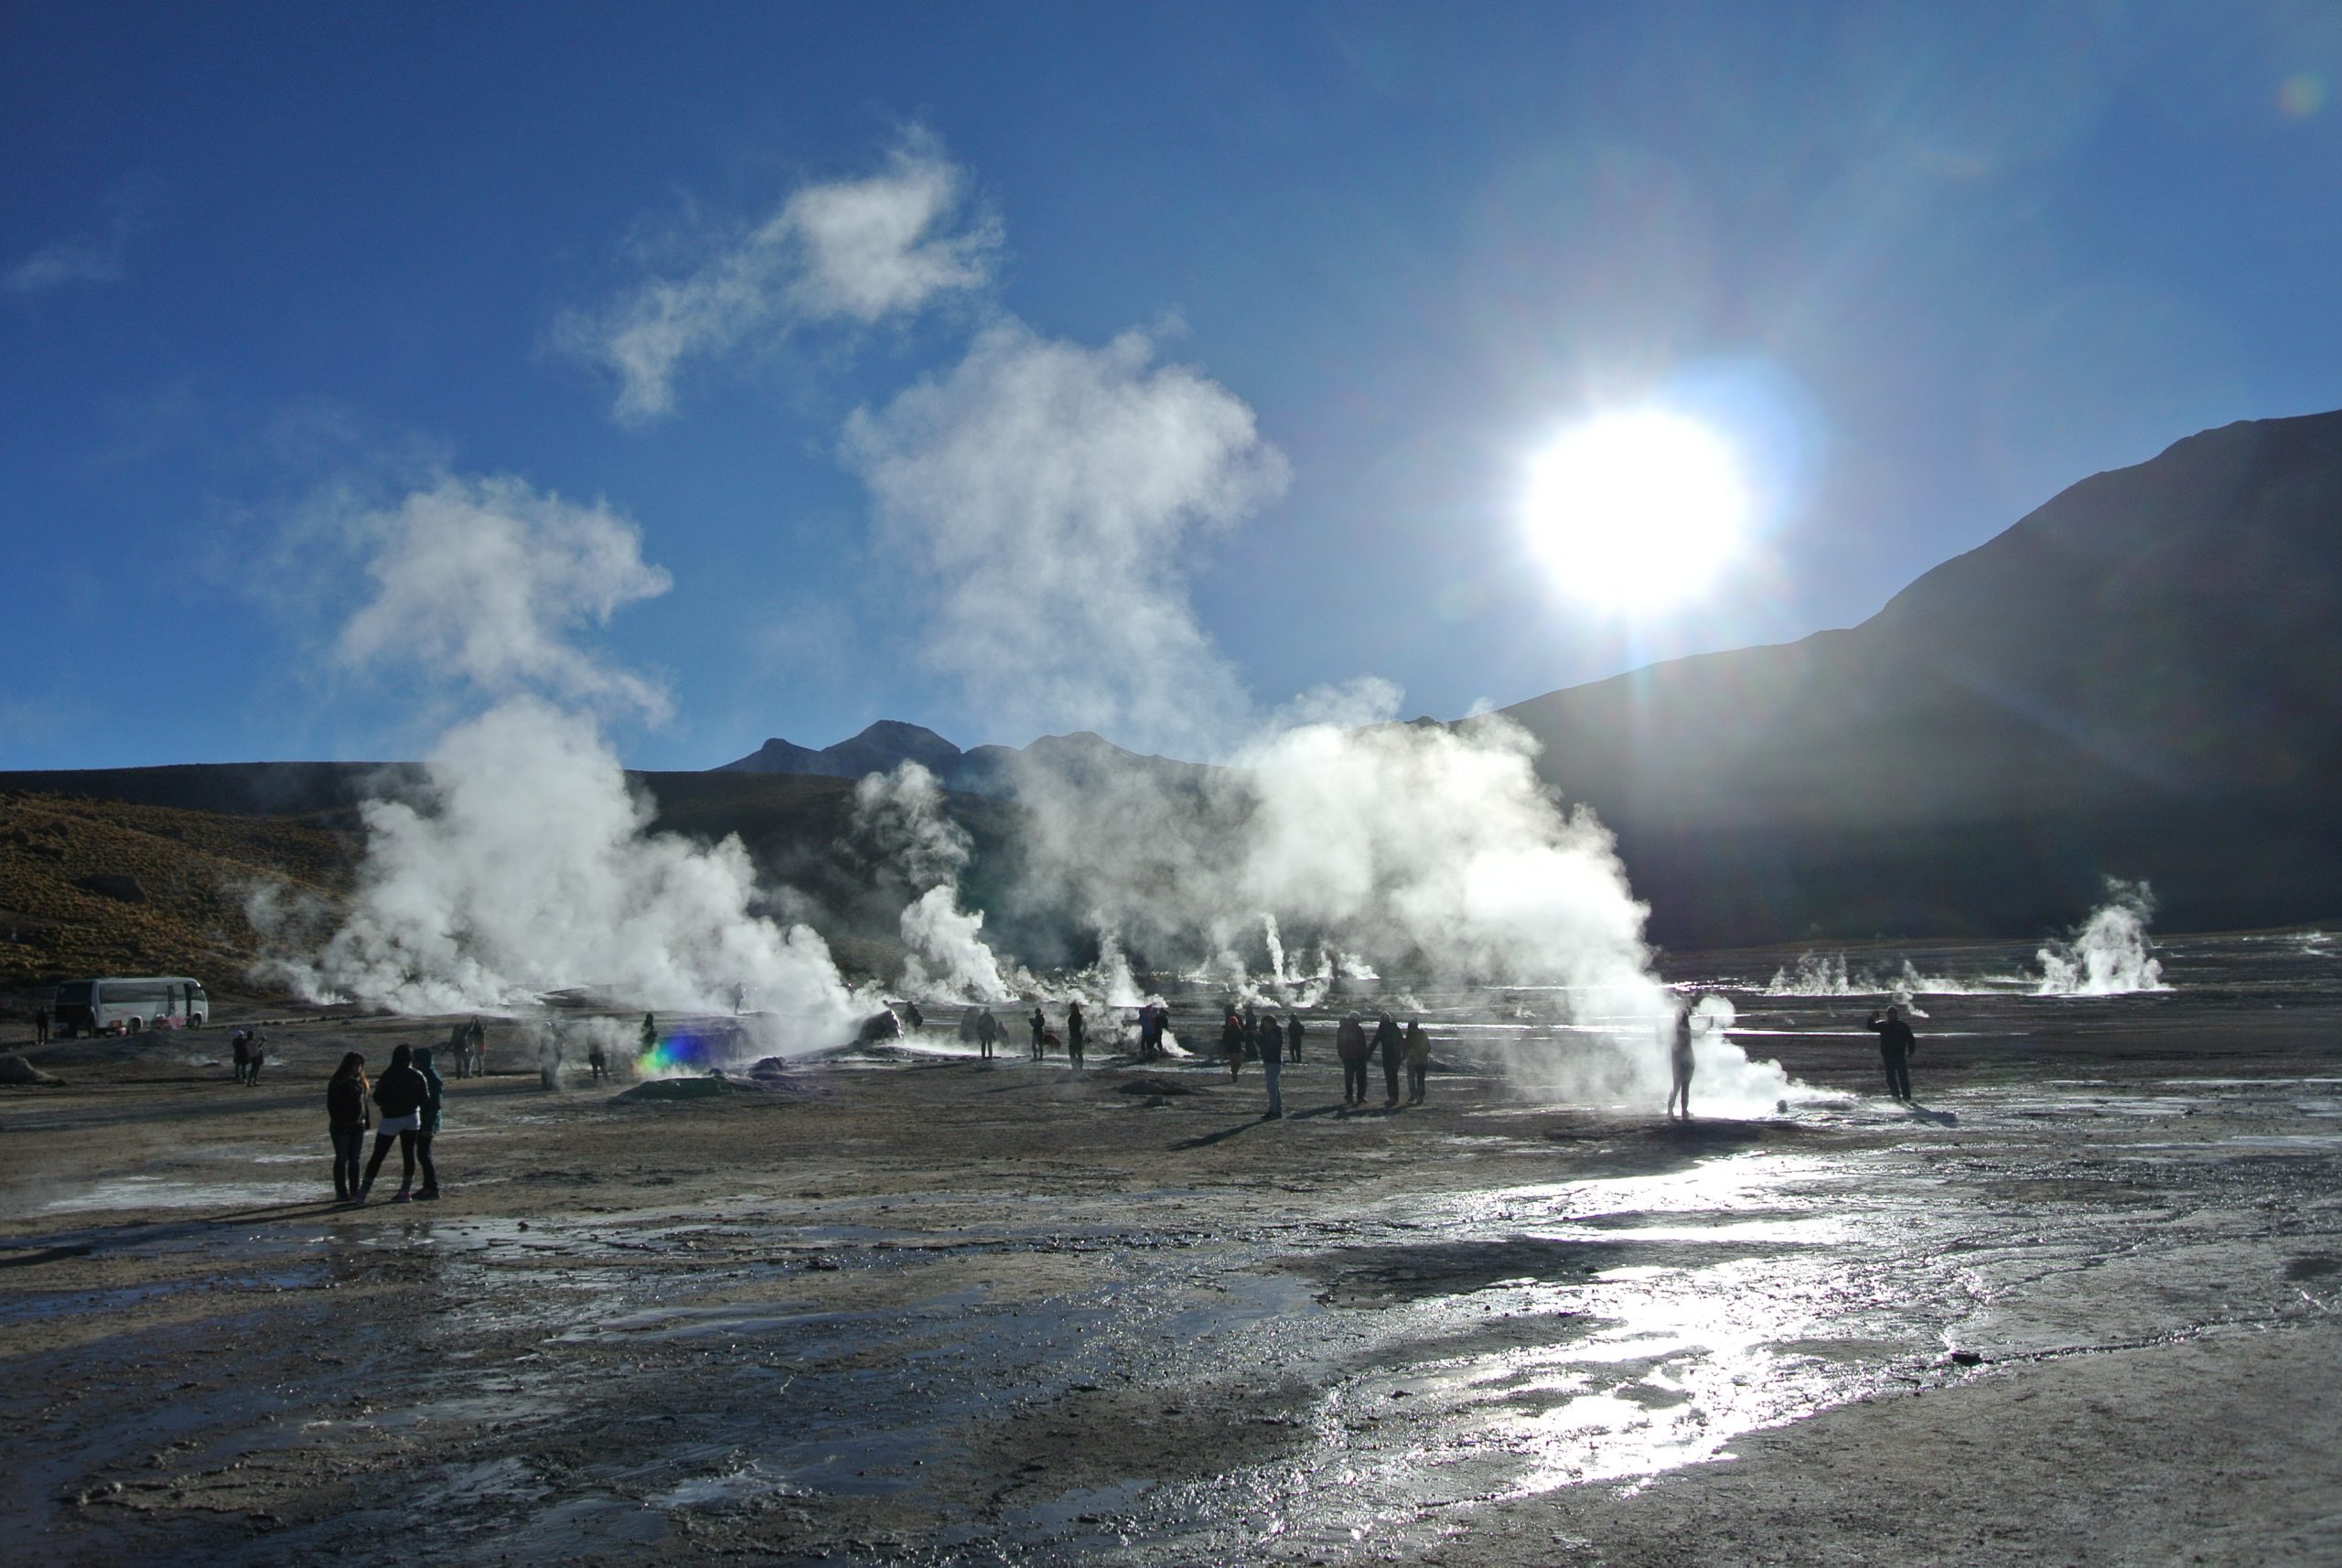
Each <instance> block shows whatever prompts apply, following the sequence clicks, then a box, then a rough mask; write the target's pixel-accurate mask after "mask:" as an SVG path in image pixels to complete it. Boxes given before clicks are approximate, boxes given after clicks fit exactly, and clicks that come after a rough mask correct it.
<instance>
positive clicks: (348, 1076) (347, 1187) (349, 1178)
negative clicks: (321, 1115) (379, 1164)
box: [326, 1051, 369, 1203]
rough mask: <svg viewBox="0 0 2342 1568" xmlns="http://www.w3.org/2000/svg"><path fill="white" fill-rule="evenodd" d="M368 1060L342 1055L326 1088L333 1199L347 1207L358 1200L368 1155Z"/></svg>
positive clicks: (346, 1053)
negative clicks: (363, 1163) (360, 1175)
mask: <svg viewBox="0 0 2342 1568" xmlns="http://www.w3.org/2000/svg"><path fill="white" fill-rule="evenodd" d="M368 1088H369V1085H368V1084H367V1082H366V1058H364V1057H362V1056H360V1055H359V1054H358V1053H357V1052H356V1051H345V1052H343V1053H342V1058H341V1065H340V1066H339V1067H338V1068H336V1069H334V1070H333V1077H332V1079H329V1080H328V1082H327V1084H326V1133H327V1134H328V1136H329V1137H331V1138H332V1139H333V1196H334V1201H335V1202H337V1203H348V1202H349V1201H350V1200H351V1199H352V1198H354V1197H357V1196H358V1163H359V1161H360V1160H361V1159H363V1158H364V1157H365V1154H366V1128H367V1124H368V1118H367V1114H366V1091H367V1089H368Z"/></svg>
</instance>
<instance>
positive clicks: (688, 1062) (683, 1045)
mask: <svg viewBox="0 0 2342 1568" xmlns="http://www.w3.org/2000/svg"><path fill="white" fill-rule="evenodd" d="M716 1058H717V1053H716V1051H715V1049H714V1042H713V1041H710V1040H707V1039H705V1038H704V1037H702V1036H698V1035H682V1034H676V1035H662V1036H660V1037H659V1043H658V1044H657V1045H655V1046H652V1047H650V1049H649V1050H647V1051H644V1052H643V1053H642V1054H641V1055H640V1056H639V1057H638V1058H635V1070H636V1072H637V1074H638V1075H639V1076H640V1077H643V1078H673V1077H675V1076H676V1075H677V1074H679V1073H687V1072H705V1071H706V1070H707V1069H709V1068H712V1067H714V1066H715V1065H716Z"/></svg>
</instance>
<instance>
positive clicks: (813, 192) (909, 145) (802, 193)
mask: <svg viewBox="0 0 2342 1568" xmlns="http://www.w3.org/2000/svg"><path fill="white" fill-rule="evenodd" d="M967 183H968V182H967V176H966V174H965V172H964V171H963V170H962V169H961V168H960V167H959V166H958V165H956V164H954V163H952V162H951V160H950V159H949V158H947V157H946V156H944V155H943V152H942V150H941V147H940V145H939V144H938V143H937V142H936V140H935V139H934V137H932V136H931V135H929V134H927V133H926V132H924V131H919V130H913V131H911V132H909V133H908V134H906V135H905V136H904V138H903V139H902V141H901V142H900V143H899V144H898V145H897V146H896V147H895V148H894V150H893V151H892V152H891V153H890V154H888V156H887V158H886V166H885V167H884V168H883V169H882V170H881V171H880V172H879V173H876V174H874V175H871V176H869V177H866V178H863V179H852V180H839V181H833V182H830V183H827V184H819V185H808V186H804V187H800V188H799V189H797V190H796V191H794V192H792V193H791V194H790V197H789V198H788V199H787V200H785V201H784V202H782V203H781V206H780V208H779V210H778V211H776V212H774V213H773V214H772V216H770V217H769V218H768V219H766V220H764V221H763V222H761V223H759V224H757V226H756V227H754V228H752V229H750V230H749V231H747V232H746V233H745V234H738V235H735V236H731V237H727V238H726V239H725V240H724V241H722V242H719V243H717V244H715V245H714V246H712V247H710V248H709V250H708V251H707V252H706V253H705V254H704V255H703V256H702V258H701V259H700V261H699V263H698V264H697V265H695V266H693V267H692V268H691V269H690V270H688V271H686V272H684V273H682V274H681V275H676V276H662V277H653V278H650V279H647V280H645V281H644V282H642V283H640V284H639V285H636V286H635V287H633V288H632V289H630V290H628V291H627V292H626V293H625V294H624V295H621V296H620V297H619V298H618V299H617V300H615V301H613V302H611V303H610V304H608V305H607V306H603V307H602V308H600V309H598V310H595V311H587V312H575V313H572V314H571V315H569V316H567V317H564V319H563V320H562V321H561V322H560V323H559V324H558V326H557V327H556V328H555V336H556V338H557V340H558V341H559V342H560V343H561V345H562V346H563V347H564V348H565V349H569V350H570V351H571V352H573V353H575V354H578V355H580V356H582V357H583V358H585V359H587V360H592V361H594V362H596V363H597V364H600V365H602V366H603V367H605V368H606V369H607V370H609V371H612V372H613V373H615V375H616V376H617V378H618V401H617V403H616V405H615V408H614V410H613V412H614V413H616V415H617V416H618V418H619V419H620V420H622V421H625V422H627V423H629V424H639V423H641V422H644V421H647V420H650V419H655V418H658V417H659V416H660V415H661V414H665V413H671V412H672V411H673V409H674V405H675V379H676V376H677V375H678V373H679V372H680V371H681V370H682V367H683V365H684V363H685V362H686V361H687V360H693V359H697V358H703V357H713V356H715V355H719V354H722V353H724V352H725V351H727V350H729V349H734V348H736V347H737V346H739V345H740V344H742V343H744V342H746V341H748V340H749V339H751V338H756V337H758V336H760V335H771V336H779V335H784V334H786V333H788V332H790V331H791V330H794V329H795V328H799V327H800V326H804V325H808V324H811V323H816V322H828V321H843V322H851V323H853V324H854V325H857V326H864V327H869V326H875V325H876V324H877V323H879V322H881V321H884V320H886V319H888V318H889V317H903V316H909V315H912V314H914V313H916V312H918V311H919V310H920V309H922V308H924V307H925V306H927V305H928V304H929V302H931V301H933V300H935V299H936V298H938V297H939V296H941V295H951V294H955V293H964V292H967V291H969V290H973V289H978V288H981V287H983V285H985V284H987V283H989V282H990V281H991V278H992V268H993V263H994V258H995V256H996V254H997V252H998V251H999V248H1000V226H999V224H998V222H997V221H996V220H994V219H993V218H992V217H991V216H990V215H988V214H986V213H985V212H983V211H982V210H981V209H976V208H975V207H974V206H973V204H972V201H971V199H970V198H969V195H968V189H967Z"/></svg>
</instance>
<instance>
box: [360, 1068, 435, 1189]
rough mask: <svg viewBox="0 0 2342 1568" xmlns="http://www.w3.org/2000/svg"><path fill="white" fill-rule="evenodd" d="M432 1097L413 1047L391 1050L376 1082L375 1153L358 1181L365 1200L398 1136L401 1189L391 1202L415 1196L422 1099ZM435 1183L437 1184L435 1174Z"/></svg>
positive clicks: (421, 1125)
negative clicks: (416, 1067)
mask: <svg viewBox="0 0 2342 1568" xmlns="http://www.w3.org/2000/svg"><path fill="white" fill-rule="evenodd" d="M430 1098H431V1085H430V1084H428V1083H427V1082H425V1081H424V1077H423V1075H422V1074H421V1073H419V1072H417V1071H415V1070H414V1049H413V1047H408V1046H401V1047H397V1048H396V1049H395V1050H393V1051H392V1052H391V1065H390V1066H389V1067H388V1068H386V1069H383V1071H382V1076H381V1079H380V1080H379V1081H377V1082H376V1083H375V1085H374V1105H375V1108H376V1109H377V1110H379V1111H381V1113H382V1118H381V1121H379V1122H376V1123H375V1124H374V1157H373V1158H372V1159H371V1160H369V1161H367V1162H366V1179H365V1180H364V1181H362V1182H360V1183H359V1184H358V1197H356V1198H355V1199H354V1200H353V1201H355V1202H359V1203H363V1202H365V1201H366V1200H367V1198H368V1197H371V1195H372V1193H373V1191H374V1178H375V1177H376V1176H380V1175H381V1172H382V1157H383V1156H384V1155H388V1154H389V1153H390V1152H391V1141H392V1138H396V1139H397V1140H398V1145H399V1165H400V1175H399V1189H398V1191H397V1192H396V1193H395V1194H393V1195H392V1198H391V1201H392V1203H404V1202H405V1201H406V1200H407V1199H408V1198H409V1197H412V1196H413V1192H412V1188H413V1187H414V1144H415V1134H416V1133H418V1132H420V1131H421V1130H422V1127H423V1102H424V1101H426V1100H428V1099H430ZM432 1185H433V1186H434V1187H436V1186H437V1185H438V1182H437V1179H436V1177H435V1176H434V1177H433V1179H432Z"/></svg>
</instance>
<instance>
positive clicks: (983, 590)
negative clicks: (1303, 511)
mask: <svg viewBox="0 0 2342 1568" xmlns="http://www.w3.org/2000/svg"><path fill="white" fill-rule="evenodd" d="M1153 352H1154V345H1153V344H1152V343H1151V342H1150V341H1149V340H1148V339H1147V338H1145V337H1144V335H1142V334H1139V333H1135V332H1133V333H1126V334H1124V335H1123V336H1122V337H1120V338H1116V339H1114V341H1112V343H1109V344H1107V345H1106V346H1105V347H1103V348H1099V349H1091V348H1086V347H1083V346H1081V345H1080V344H1075V343H1068V342H1063V341H1058V340H1055V339H1050V338H1042V337H1040V336H1038V335H1037V334H1036V333H1034V332H1033V331H1032V330H1031V329H1029V328H1026V327H1025V326H1023V325H1021V324H1019V323H1016V322H1013V321H1011V322H1003V323H1000V324H998V325H995V326H994V327H992V328H987V329H986V330H985V331H984V332H983V333H982V334H980V335H979V336H978V337H977V338H976V340H975V341H974V343H973V344H972V345H971V347H970V348H969V350H968V353H967V355H966V357H965V358H964V359H963V360H962V361H961V362H960V363H959V364H958V365H957V366H956V367H954V368H953V369H951V371H948V372H945V373H943V374H940V375H938V376H934V377H931V378H929V379H928V380H927V381H922V382H920V383H919V385H917V386H914V387H912V388H911V389H909V390H908V391H907V392H903V393H902V394H901V395H900V396H898V397H897V398H896V400H895V401H894V402H893V403H890V404H889V405H887V406H886V408H885V409H883V410H880V411H879V412H877V413H871V412H869V411H867V410H865V411H861V412H858V413H856V414H855V415H854V418H853V419H852V421H851V422H850V423H849V424H848V425H847V429H846V436H845V454H846V459H847V461H848V462H849V463H851V464H852V465H853V466H854V467H855V468H856V469H857V470H858V471H859V472H860V473H861V475H862V477H863V478H864V479H865V482H866V483H867V484H868V485H869V487H870V489H871V493H872V495H873V496H874V498H875V499H876V503H877V514H878V520H879V539H880V547H881V551H882V553H888V552H891V553H895V554H897V555H899V556H901V557H903V558H906V559H907V560H908V563H909V564H911V565H912V566H914V567H915V568H917V569H918V570H919V572H920V573H921V574H922V575H924V576H926V577H927V578H928V580H929V583H930V584H931V585H933V586H934V588H935V589H936V591H937V593H938V595H939V596H940V600H941V613H940V617H939V618H938V620H937V623H936V626H935V628H934V631H933V633H932V635H931V636H930V637H929V639H928V641H927V644H926V646H925V649H924V652H925V654H926V656H927V657H928V658H929V660H930V661H931V662H932V663H933V664H935V665H936V666H937V667H938V668H939V669H940V670H942V671H945V672H947V673H948V674H950V675H951V676H952V677H954V678H955V679H957V680H958V681H960V682H962V683H963V684H964V685H965V687H966V688H967V691H968V693H969V695H970V696H971V698H972V700H973V701H974V703H975V704H976V705H977V707H978V708H979V709H980V710H981V711H982V712H983V714H985V715H986V717H987V718H988V719H990V720H991V721H992V722H994V724H996V725H1031V726H1036V727H1040V728H1088V729H1096V730H1100V731H1101V732H1104V733H1107V734H1111V735H1112V736H1114V737H1115V738H1116V739H1118V740H1123V741H1124V742H1125V744H1135V745H1140V746H1167V747H1186V748H1190V749H1191V750H1192V749H1210V748H1212V747H1214V746H1217V745H1219V743H1220V742H1221V741H1222V740H1224V739H1225V738H1226V737H1227V736H1229V735H1230V734H1231V733H1233V732H1234V731H1236V730H1238V729H1241V727H1242V725H1243V724H1244V723H1245V715H1247V714H1249V710H1250V703H1249V699H1248V698H1247V696H1246V694H1245V693H1244V690H1243V688H1242V686H1241V683H1240V682H1238V680H1237V678H1236V676H1235V673H1234V672H1233V671H1231V670H1230V668H1229V665H1228V663H1227V661H1226V660H1224V659H1223V658H1222V657H1221V656H1220V654H1219V651H1218V650H1216V649H1215V648H1214V647H1213V646H1212V644H1211V641H1210V639H1209V637H1207V636H1206V635H1205V633H1204V630H1203V628H1201V627H1200V626H1199V625H1198V624H1197V620H1196V617H1195V614H1194V611H1193V609H1192V607H1190V605H1189V602H1188V596H1187V582H1186V578H1187V567H1188V564H1189V563H1190V562H1191V561H1192V559H1193V557H1194V553H1195V541H1196V538H1197V535H1198V533H1200V532H1204V531H1206V530H1209V529H1213V528H1220V527H1226V526H1229V525H1230V524H1232V523H1234V522H1235V521H1238V520H1239V519H1241V518H1242V517H1243V516H1245V515H1246V514H1248V513H1249V512H1251V511H1252V510H1254V509H1256V508H1258V507H1259V506H1261V505H1262V504H1264V503H1265V502H1267V501H1269V500H1271V499H1274V498H1275V497H1276V496H1277V495H1279V494H1280V493H1282V491H1283V490H1284V486H1285V483H1286V481H1287V478H1288V468H1287V466H1286V463H1285V460H1284V456H1283V455H1282V454H1280V453H1279V452H1278V451H1277V450H1276V448H1275V447H1273V446H1270V445H1269V444H1268V443H1267V442H1266V441H1264V440H1262V438H1261V435H1260V433H1259V431H1258V430H1257V429H1256V428H1255V426H1254V423H1253V418H1252V410H1251V409H1250V408H1248V407H1246V406H1245V404H1244V403H1243V402H1242V401H1241V399H1239V398H1237V397H1236V396H1235V395H1234V394H1233V393H1231V392H1229V391H1228V390H1227V389H1226V388H1224V387H1222V386H1220V385H1219V384H1218V383H1217V382H1215V381H1209V380H1207V379H1206V378H1205V377H1203V376H1201V375H1199V374H1198V373H1197V372H1196V371H1191V370H1188V369H1187V368H1185V367H1181V366H1158V365H1155V364H1153V363H1151V360H1152V358H1153Z"/></svg>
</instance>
